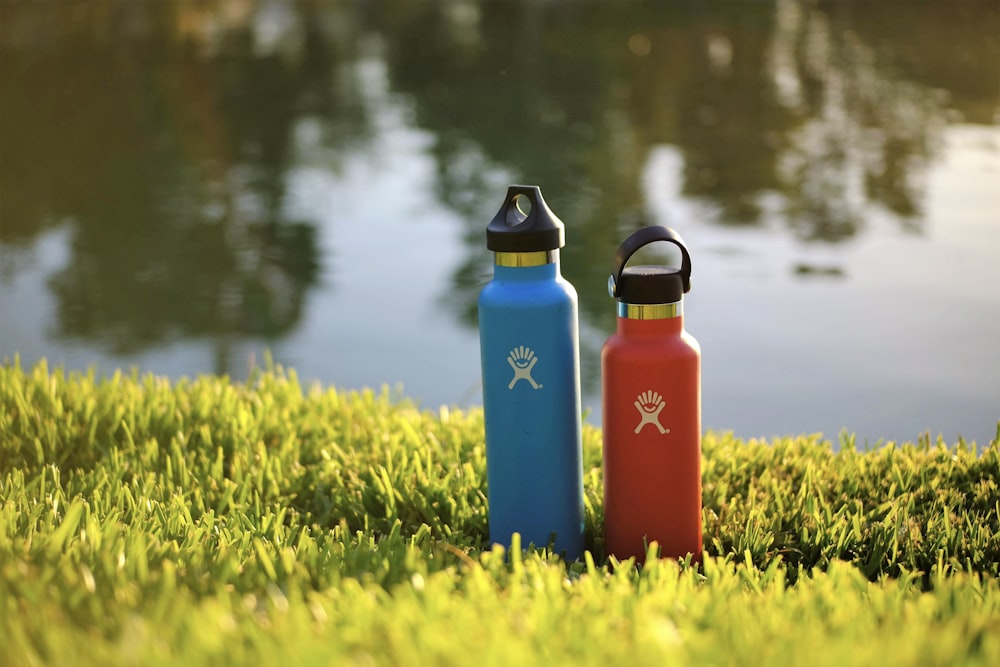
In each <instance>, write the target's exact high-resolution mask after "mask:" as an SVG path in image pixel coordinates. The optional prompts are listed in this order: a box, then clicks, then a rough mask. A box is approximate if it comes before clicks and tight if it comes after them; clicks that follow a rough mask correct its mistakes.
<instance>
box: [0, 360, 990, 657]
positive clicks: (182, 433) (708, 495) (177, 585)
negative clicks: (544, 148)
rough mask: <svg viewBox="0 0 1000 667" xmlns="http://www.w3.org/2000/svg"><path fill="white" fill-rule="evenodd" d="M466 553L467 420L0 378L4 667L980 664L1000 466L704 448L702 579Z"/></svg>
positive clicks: (477, 420)
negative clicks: (164, 666)
mask: <svg viewBox="0 0 1000 667" xmlns="http://www.w3.org/2000/svg"><path fill="white" fill-rule="evenodd" d="M584 438H585V440H584V454H585V456H584V458H585V468H586V469H585V478H584V479H585V484H586V503H587V536H588V538H587V539H588V547H589V548H590V550H591V553H588V554H587V555H586V557H585V558H584V559H582V560H581V561H579V562H575V563H569V564H566V563H563V562H562V561H561V560H559V559H558V558H557V557H554V556H552V555H551V554H548V553H546V552H544V551H530V552H528V553H525V554H523V555H522V554H521V553H520V552H511V553H504V552H503V551H502V550H500V549H499V548H491V547H490V546H489V544H488V543H487V541H486V536H487V513H486V497H485V479H486V475H485V451H484V447H483V422H482V414H481V412H480V411H478V410H474V411H469V412H460V411H455V410H446V409H441V410H439V411H434V412H431V411H421V410H418V409H417V408H415V407H414V406H413V405H411V404H409V403H407V402H406V401H398V400H393V399H392V398H391V397H390V396H389V394H388V393H387V392H382V393H375V392H370V391H366V392H360V393H345V392H338V391H334V390H331V389H323V388H320V387H314V388H305V387H302V386H301V385H300V383H299V382H298V380H297V378H296V375H295V373H294V372H292V371H287V372H286V371H283V370H281V369H275V370H273V371H270V372H261V373H258V374H257V375H255V376H254V377H253V378H252V379H251V380H250V381H249V382H247V383H242V384H241V383H233V382H229V381H228V380H226V379H220V378H201V379H198V380H191V381H179V382H176V383H171V382H168V381H166V380H163V379H160V378H155V377H152V376H140V375H138V374H131V375H123V374H116V375H114V376H112V377H108V378H104V379H99V378H96V377H95V376H94V375H92V374H91V375H70V376H66V375H64V374H63V373H62V372H60V371H58V370H56V371H51V370H50V369H48V368H47V367H46V366H45V364H44V363H43V364H41V365H39V366H37V367H35V368H34V369H31V370H29V371H24V370H22V369H21V368H20V367H19V366H18V365H17V364H16V363H8V364H6V365H4V366H2V367H0V665H7V664H10V665H32V664H67V665H69V664H72V665H98V664H99V665H133V664H168V663H169V664H187V665H192V666H193V665H215V664H240V665H242V664H247V665H250V664H253V665H259V664H278V663H279V662H283V663H289V664H292V663H294V664H331V663H333V662H336V663H337V664H341V663H346V664H372V663H375V664H393V665H396V664H404V665H405V664H455V665H459V664H460V665H468V664H471V663H476V664H481V663H486V664H497V665H513V664H539V663H546V664H566V663H569V662H572V663H574V664H595V665H598V664H600V665H608V664H657V665H660V664H664V660H667V661H670V660H674V661H681V660H684V661H694V662H695V663H696V664H754V665H757V664H763V665H766V664H782V665H785V664H801V663H804V662H807V661H808V662H809V663H810V664H830V665H833V664H836V665H838V666H842V665H845V664H849V665H856V664H865V663H868V664H874V663H877V664H879V665H883V664H886V665H893V664H941V665H952V664H982V665H994V664H1000V583H998V581H1000V580H998V576H1000V518H998V516H1000V489H998V482H1000V447H998V445H997V443H996V441H994V442H992V443H989V444H987V443H979V448H978V450H979V451H978V452H977V451H976V449H975V448H974V447H973V446H972V445H971V444H964V443H959V444H957V445H952V446H947V445H945V444H944V443H941V442H931V441H929V440H928V439H923V440H921V441H919V442H918V443H916V444H906V445H902V446H896V445H889V446H886V447H882V448H879V449H876V450H872V451H866V452H859V451H856V450H855V449H854V447H853V443H852V442H851V441H850V438H848V437H846V436H845V437H844V443H843V444H844V446H843V447H842V448H841V449H840V450H839V451H836V452H835V451H834V449H833V448H832V447H831V445H830V443H828V442H824V441H822V440H821V439H820V438H819V437H794V438H787V439H780V440H774V441H771V442H756V441H749V442H747V441H742V440H739V439H736V438H733V437H731V436H729V435H727V434H718V433H709V434H706V436H705V441H704V463H703V478H704V501H705V508H704V531H705V544H706V548H707V551H708V555H709V557H708V558H707V559H706V561H705V563H704V565H703V566H702V567H700V568H694V567H689V566H687V565H685V564H683V563H681V564H677V563H674V562H672V561H661V562H653V563H651V564H650V565H647V566H646V567H645V568H644V569H642V570H639V569H637V568H636V567H634V566H632V564H631V563H613V562H612V563H608V562H606V561H605V559H604V556H603V554H602V545H601V541H600V537H599V536H600V532H601V531H600V525H601V521H602V514H601V476H600V466H599V464H600V433H599V432H598V431H597V430H595V429H593V428H589V427H588V428H586V429H585V436H584Z"/></svg>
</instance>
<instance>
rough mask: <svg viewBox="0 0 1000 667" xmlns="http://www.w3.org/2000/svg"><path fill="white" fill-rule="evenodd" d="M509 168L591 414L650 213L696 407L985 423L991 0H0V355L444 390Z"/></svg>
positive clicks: (759, 420)
mask: <svg viewBox="0 0 1000 667" xmlns="http://www.w3.org/2000/svg"><path fill="white" fill-rule="evenodd" d="M510 183H526V184H535V185H539V186H540V187H541V188H542V192H543V194H544V196H545V198H546V200H547V201H548V203H549V205H550V206H551V208H552V209H553V210H554V211H555V212H556V213H557V215H559V216H560V217H561V218H562V219H563V221H564V222H565V223H566V238H567V245H566V247H565V248H564V249H563V252H562V270H563V273H564V275H565V276H566V277H567V278H568V279H569V280H570V281H571V282H572V283H573V284H574V285H575V286H576V288H577V291H578V293H579V297H580V317H581V322H580V327H581V348H582V349H581V354H582V364H583V382H584V396H585V400H584V403H585V409H586V411H587V420H588V421H590V422H591V423H594V424H600V372H599V355H600V348H601V345H602V343H603V341H604V340H605V339H606V338H607V336H608V335H609V334H610V333H611V331H612V330H613V328H614V322H615V317H614V302H613V301H612V300H611V299H610V298H609V297H608V296H607V292H606V280H607V275H608V273H609V271H610V269H611V260H612V258H613V255H614V251H615V248H616V247H617V245H618V243H619V242H620V241H621V240H622V239H623V238H624V237H625V236H626V235H627V234H629V233H630V232H631V231H633V230H634V229H636V228H638V227H640V226H643V225H645V224H666V225H669V226H672V227H674V228H675V229H677V230H678V231H679V232H680V233H681V234H682V235H683V236H684V238H685V240H686V241H687V243H688V245H689V248H690V252H691V255H692V259H693V281H692V291H691V293H690V294H689V295H688V298H687V300H686V325H687V328H688V330H689V331H690V332H691V333H692V334H693V335H694V336H695V337H696V338H698V340H699V341H700V342H701V345H702V352H703V364H704V374H703V420H704V425H705V426H706V427H708V428H713V429H722V430H732V431H734V432H735V433H736V434H737V435H739V436H744V437H755V436H773V435H793V434H799V433H814V432H823V433H824V434H825V435H826V436H827V437H830V438H833V439H836V438H837V434H838V432H839V431H840V430H841V429H847V430H849V431H852V432H855V433H856V434H857V436H858V444H859V445H863V444H864V443H865V442H868V443H869V444H872V445H874V444H876V442H878V441H879V440H883V439H885V440H890V439H891V440H914V439H916V437H917V436H918V435H919V434H921V433H923V432H930V434H931V435H932V436H936V435H937V434H942V435H943V436H944V437H945V438H946V439H948V440H954V439H956V438H958V437H959V436H962V437H964V438H966V439H975V440H977V441H978V442H979V443H980V444H985V443H986V442H987V441H988V440H990V439H991V437H992V436H993V435H994V433H995V431H996V428H997V426H996V423H997V420H998V419H1000V350H998V346H1000V2H997V1H996V0H981V1H977V0H967V1H964V2H947V3H946V2H901V1H894V2H889V1H886V2H877V3H871V2H843V1H837V2H822V1H817V2H805V1H798V0H775V1H774V2H763V1H761V2H744V3H738V2H724V3H711V2H691V3H688V2H669V3H667V2H588V1H581V0H573V1H569V0H567V1H558V0H535V1H531V0H527V1H523V2H500V1H481V2H475V1H472V0H455V1H452V2H409V1H404V0H396V1H384V2H376V1H370V2H363V1H360V0H355V1H351V2H346V1H345V2H338V1H330V2H325V1H322V0H305V1H301V2H294V1H284V0H218V1H199V2H187V1H184V0H173V1H170V2H164V1H148V2H140V1H135V0H121V1H114V0H100V1H93V2H87V1H86V0H81V1H80V2H72V3H69V2H41V3H16V2H15V3H3V4H0V359H6V360H7V363H13V360H14V357H15V355H18V356H19V357H20V363H21V364H22V365H23V366H31V365H34V364H35V363H36V362H37V361H38V360H39V359H41V358H43V357H45V358H47V359H48V360H49V363H50V365H51V366H55V365H61V366H63V367H64V368H65V369H66V370H86V369H88V368H95V369H96V370H97V372H98V373H99V374H110V373H111V372H113V371H114V369H116V368H119V367H120V368H125V369H128V368H132V367H135V368H138V369H139V371H140V372H147V371H151V372H154V373H157V374H163V375H167V376H170V377H172V378H179V377H182V376H188V377H192V376H197V375H199V374H204V373H216V374H226V375H229V376H231V377H232V378H234V379H243V378H246V377H247V375H248V373H249V372H250V369H251V368H252V367H254V366H255V365H257V366H260V365H261V364H262V363H263V360H264V358H265V356H266V354H267V353H268V352H269V353H270V354H271V355H272V356H273V358H274V360H275V361H276V362H278V363H280V364H282V365H285V366H288V367H292V368H294V369H295V370H296V371H297V372H298V374H299V376H300V377H301V378H302V379H303V380H304V381H306V382H310V381H318V382H320V383H322V384H323V385H324V386H336V387H338V388H344V389H358V388H361V387H375V388H379V387H380V386H382V385H386V384H387V385H389V386H390V387H392V388H393V391H394V392H397V394H398V395H405V396H407V397H410V398H412V399H414V401H416V402H417V403H418V404H419V405H421V406H422V407H425V408H431V409H434V408H436V407H437V406H439V405H442V404H446V405H452V406H459V407H467V406H473V405H477V404H479V403H480V402H481V399H482V391H481V386H480V366H479V348H478V332H477V328H476V327H477V323H476V298H477V295H478V292H479V289H480V288H481V287H482V285H483V284H485V283H486V281H488V280H489V277H490V274H491V267H492V258H491V256H490V254H489V253H488V252H487V251H486V248H485V226H486V224H487V223H488V222H489V220H490V218H492V216H493V214H494V213H495V212H496V210H497V209H498V208H499V206H500V204H501V203H502V201H503V197H504V195H505V192H506V187H507V185H508V184H510ZM660 260H662V261H669V260H670V256H669V255H663V256H656V257H654V261H660Z"/></svg>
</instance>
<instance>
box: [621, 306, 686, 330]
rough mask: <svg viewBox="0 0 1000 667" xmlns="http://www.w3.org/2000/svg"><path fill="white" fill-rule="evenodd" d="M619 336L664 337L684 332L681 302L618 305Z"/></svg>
mask: <svg viewBox="0 0 1000 667" xmlns="http://www.w3.org/2000/svg"><path fill="white" fill-rule="evenodd" d="M617 330H618V333H619V334H624V335H628V336H647V335H648V336H663V335H666V334H680V333H681V332H682V331H684V309H683V307H682V305H681V302H680V301H678V302H676V303H655V304H635V303H620V302H619V304H618V324H617Z"/></svg>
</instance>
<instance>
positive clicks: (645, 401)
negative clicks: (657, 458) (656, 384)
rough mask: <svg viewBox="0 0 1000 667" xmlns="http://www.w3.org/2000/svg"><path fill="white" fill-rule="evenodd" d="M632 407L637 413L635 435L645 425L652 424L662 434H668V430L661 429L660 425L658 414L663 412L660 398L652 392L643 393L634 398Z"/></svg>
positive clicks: (661, 398)
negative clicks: (633, 406)
mask: <svg viewBox="0 0 1000 667" xmlns="http://www.w3.org/2000/svg"><path fill="white" fill-rule="evenodd" d="M634 405H635V409H636V410H638V411H639V424H638V426H636V427H635V432H636V433H638V432H639V431H641V430H642V429H644V428H645V427H646V425H647V424H652V425H653V426H655V427H656V428H657V430H658V431H659V432H660V433H662V434H666V433H670V429H669V428H663V426H662V425H661V424H660V412H662V411H663V406H664V403H663V397H662V396H660V395H659V394H658V393H656V392H655V391H653V390H649V391H644V392H642V393H641V394H639V395H638V396H637V397H636V399H635V403H634Z"/></svg>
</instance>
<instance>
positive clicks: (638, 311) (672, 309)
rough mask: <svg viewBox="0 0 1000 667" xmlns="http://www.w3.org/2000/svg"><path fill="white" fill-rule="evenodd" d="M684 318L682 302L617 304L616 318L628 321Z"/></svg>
mask: <svg viewBox="0 0 1000 667" xmlns="http://www.w3.org/2000/svg"><path fill="white" fill-rule="evenodd" d="M683 316H684V302H683V301H676V302H674V303H624V302H623V301H619V302H618V317H623V318H626V319H630V320H667V319H672V318H675V317H683Z"/></svg>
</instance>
